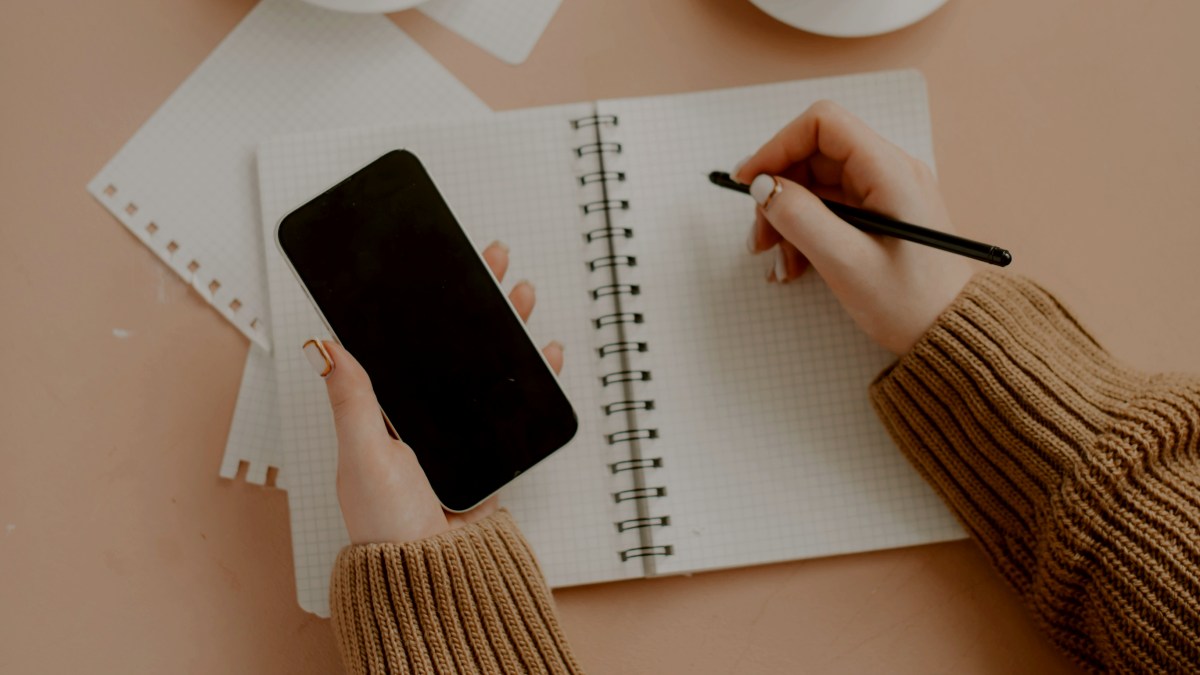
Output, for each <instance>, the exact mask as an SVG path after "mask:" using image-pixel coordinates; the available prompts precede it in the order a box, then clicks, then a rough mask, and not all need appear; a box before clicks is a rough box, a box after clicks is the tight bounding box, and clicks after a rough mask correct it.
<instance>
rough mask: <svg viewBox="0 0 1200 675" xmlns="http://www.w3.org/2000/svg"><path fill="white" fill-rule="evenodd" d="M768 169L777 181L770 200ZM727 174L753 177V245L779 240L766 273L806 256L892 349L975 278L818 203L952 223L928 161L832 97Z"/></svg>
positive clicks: (794, 265) (959, 261)
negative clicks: (872, 232)
mask: <svg viewBox="0 0 1200 675" xmlns="http://www.w3.org/2000/svg"><path fill="white" fill-rule="evenodd" d="M771 176H777V177H778V178H779V179H780V183H781V185H782V191H780V192H779V193H777V194H776V195H775V196H774V197H773V198H772V199H770V201H769V202H766V199H767V196H768V195H769V194H770V191H771V190H772V188H773V187H774V183H773V182H772V181H771V180H770V177H771ZM733 177H734V179H736V180H738V181H740V182H742V183H746V184H750V186H751V194H752V195H753V196H754V198H755V200H756V201H757V202H758V203H759V206H758V207H757V215H756V218H755V224H754V230H753V231H752V232H751V249H752V250H753V251H754V252H756V253H758V252H762V251H766V250H768V249H770V248H772V247H774V246H778V252H777V253H776V255H777V256H778V257H777V262H776V265H775V271H774V272H773V273H772V277H774V278H775V280H777V281H779V282H786V281H788V280H791V279H794V278H796V277H798V276H800V275H801V274H803V273H804V272H805V270H806V269H807V268H808V266H809V264H810V263H811V265H812V267H814V268H816V270H817V273H819V274H820V275H821V278H822V279H824V280H825V283H827V284H828V285H829V287H830V289H831V290H832V291H833V293H834V295H835V296H836V297H837V298H838V300H839V301H840V302H841V303H842V306H843V307H845V308H846V310H847V311H848V312H849V313H850V315H851V316H852V317H853V318H854V321H855V322H856V323H857V324H858V325H859V327H861V328H862V329H863V330H864V331H866V333H867V335H869V336H870V337H871V338H872V339H873V340H875V342H877V343H879V344H880V345H882V346H883V347H884V348H885V349H888V350H890V351H891V352H892V353H894V354H903V353H904V352H907V351H908V350H909V349H910V348H911V347H912V346H913V345H914V344H916V342H917V340H918V339H919V338H920V337H921V335H923V334H924V333H925V331H926V330H928V329H929V327H930V326H932V325H933V322H934V321H935V320H936V319H937V317H938V316H939V315H940V314H941V313H942V311H944V310H945V309H946V307H948V306H949V305H950V303H951V301H953V300H954V298H955V297H956V296H957V295H958V293H959V291H961V290H962V288H963V286H965V285H966V283H967V280H968V279H970V278H971V275H972V273H973V268H972V265H971V264H970V263H968V262H967V261H966V260H965V259H963V258H961V257H959V256H956V255H954V254H951V253H946V252H944V251H938V250H935V249H932V248H929V247H927V246H922V245H920V244H913V243H911V242H907V241H901V240H899V239H892V238H888V237H878V236H874V235H869V234H866V233H863V232H861V231H859V230H857V229H855V228H854V227H852V226H850V225H849V224H847V223H845V222H844V221H842V220H841V219H839V218H838V217H837V216H835V215H833V213H832V212H831V211H830V210H829V209H828V208H826V207H825V205H824V204H822V203H821V201H820V199H818V197H824V198H826V199H831V200H833V201H839V202H843V203H846V204H850V205H852V206H858V207H861V208H864V209H867V210H870V211H875V212H876V213H881V214H884V215H887V216H891V217H893V218H896V219H899V220H903V221H906V222H910V223H914V224H918V225H923V226H925V227H929V228H933V229H936V230H942V231H945V232H953V231H954V227H953V225H952V224H951V223H950V216H949V214H948V213H947V212H946V206H945V204H944V203H943V202H942V196H941V193H940V191H939V190H938V185H937V181H936V179H935V178H934V177H933V172H932V171H930V169H929V167H927V166H926V165H925V164H924V163H922V162H921V161H920V160H917V159H916V158H914V157H912V156H911V155H909V154H908V153H906V152H904V151H903V150H901V149H900V148H898V147H897V146H895V145H894V144H892V143H891V142H889V141H888V140H886V139H884V138H883V137H882V136H880V135H879V134H877V133H875V131H873V130H872V129H871V128H870V127H868V126H867V125H866V124H865V123H864V122H863V121H862V120H860V119H858V118H857V117H855V116H854V115H852V114H850V113H849V112H848V111H846V110H845V109H843V108H842V107H841V106H838V105H837V104H835V103H831V102H829V101H819V102H817V103H815V104H813V105H812V106H811V107H809V109H808V110H806V111H805V112H804V114H802V115H800V117H797V118H796V119H795V120H793V121H792V122H791V123H790V124H788V125H787V126H786V127H784V128H783V129H782V130H780V131H779V133H777V134H776V135H775V137H774V138H772V139H771V140H769V141H767V143H766V144H765V145H763V146H762V147H761V148H760V149H759V150H758V152H756V153H754V154H753V155H752V156H750V157H748V158H746V160H745V161H744V162H743V163H742V164H741V165H739V166H738V168H737V169H736V170H735V171H734V176H733ZM756 178H757V180H756ZM764 202H766V203H767V205H766V207H765V208H764V206H763V203H764Z"/></svg>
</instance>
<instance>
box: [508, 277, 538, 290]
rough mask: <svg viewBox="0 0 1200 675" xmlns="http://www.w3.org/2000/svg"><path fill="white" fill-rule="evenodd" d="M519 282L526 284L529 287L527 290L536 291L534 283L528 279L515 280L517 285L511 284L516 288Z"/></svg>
mask: <svg viewBox="0 0 1200 675" xmlns="http://www.w3.org/2000/svg"><path fill="white" fill-rule="evenodd" d="M521 284H525V285H526V286H528V287H529V290H531V291H533V292H535V293H536V292H537V287H536V286H534V285H533V282H531V281H529V280H528V279H522V280H520V281H518V282H517V285H516V286H513V288H516V287H517V286H520V285H521Z"/></svg>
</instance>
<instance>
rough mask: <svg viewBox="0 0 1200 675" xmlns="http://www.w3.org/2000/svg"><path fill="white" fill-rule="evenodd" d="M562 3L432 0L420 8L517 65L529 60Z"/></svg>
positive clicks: (557, 0)
mask: <svg viewBox="0 0 1200 675" xmlns="http://www.w3.org/2000/svg"><path fill="white" fill-rule="evenodd" d="M560 4H562V0H429V2H425V3H423V4H421V5H420V6H419V7H418V9H420V10H421V12H422V13H423V14H426V15H428V16H429V17H430V18H432V19H434V20H436V21H437V22H438V23H441V24H442V25H444V26H446V27H447V28H449V29H451V30H453V31H454V32H456V33H458V34H459V35H462V36H463V37H465V38H466V39H468V40H470V41H471V42H474V43H475V44H477V45H479V46H480V47H482V48H483V49H484V50H486V51H487V52H489V53H491V54H492V55H494V56H496V57H498V58H500V59H501V60H503V61H506V62H508V63H511V64H513V65H516V64H518V63H522V62H524V61H525V59H527V58H529V53H530V52H532V51H533V46H534V45H535V44H537V41H538V38H539V37H541V35H542V32H543V31H545V30H546V26H547V25H549V23H550V19H551V18H552V17H553V16H554V13H555V12H557V11H558V6H559V5H560Z"/></svg>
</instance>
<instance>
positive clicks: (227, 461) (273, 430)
mask: <svg viewBox="0 0 1200 675" xmlns="http://www.w3.org/2000/svg"><path fill="white" fill-rule="evenodd" d="M243 463H245V464H246V465H247V468H246V476H245V480H246V482H247V483H254V484H256V485H265V484H266V482H267V471H268V470H269V469H270V468H271V467H275V468H276V469H280V468H282V467H281V466H280V465H281V464H282V462H281V461H280V458H279V401H278V397H277V395H276V385H275V361H274V360H272V358H271V354H270V353H269V352H267V351H266V350H265V349H263V348H262V347H259V346H258V345H256V344H253V343H251V344H250V351H249V352H247V353H246V365H245V366H244V367H243V368H242V384H241V386H240V387H239V388H238V398H237V405H236V406H235V407H234V409H233V422H232V423H231V424H230V426H229V437H228V438H227V439H226V441H225V456H224V457H223V458H222V459H221V468H220V470H219V473H220V475H221V477H222V478H230V479H232V478H235V477H236V476H237V472H238V469H239V467H240V466H241V464H243Z"/></svg>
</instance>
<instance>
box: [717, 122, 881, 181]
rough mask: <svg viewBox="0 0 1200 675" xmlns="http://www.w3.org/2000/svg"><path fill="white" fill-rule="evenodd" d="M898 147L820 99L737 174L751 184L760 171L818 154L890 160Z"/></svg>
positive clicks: (874, 161) (842, 159) (775, 171)
mask: <svg viewBox="0 0 1200 675" xmlns="http://www.w3.org/2000/svg"><path fill="white" fill-rule="evenodd" d="M895 150H896V148H895V146H893V145H892V144H891V143H890V142H888V140H887V139H885V138H883V137H882V136H880V135H879V134H877V133H875V131H874V130H873V129H871V127H869V126H867V124H866V123H865V122H863V121H862V120H860V119H858V118H857V117H855V116H854V115H853V114H852V113H850V111H848V110H846V109H845V108H843V107H842V106H840V105H838V104H836V103H834V102H833V101H817V102H816V103H814V104H812V105H811V106H809V107H808V110H805V111H804V112H803V113H802V114H801V115H800V116H799V117H797V118H796V119H794V120H792V121H791V122H789V123H788V125H787V126H785V127H784V128H782V129H780V130H779V132H778V133H776V134H775V136H773V137H772V138H771V140H769V141H767V142H766V143H765V144H763V146H762V147H761V148H759V149H758V152H755V153H754V154H753V155H751V156H750V158H749V159H747V160H746V162H745V163H744V164H742V166H740V167H739V168H738V170H737V175H735V176H734V177H733V178H734V179H735V180H737V181H738V182H740V183H744V184H749V183H750V181H752V180H754V177H755V176H757V175H759V174H764V173H765V174H768V175H772V176H774V175H778V174H781V173H783V172H784V171H785V170H786V169H787V168H788V167H790V166H792V165H793V164H796V163H798V162H802V161H804V160H806V159H808V158H809V157H812V156H813V155H816V154H820V155H824V156H825V157H828V158H829V159H831V160H834V161H835V162H849V161H850V160H852V159H859V160H866V162H867V163H870V164H886V163H887V162H888V160H889V159H891V155H893V154H894V153H895ZM856 163H857V162H856Z"/></svg>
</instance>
